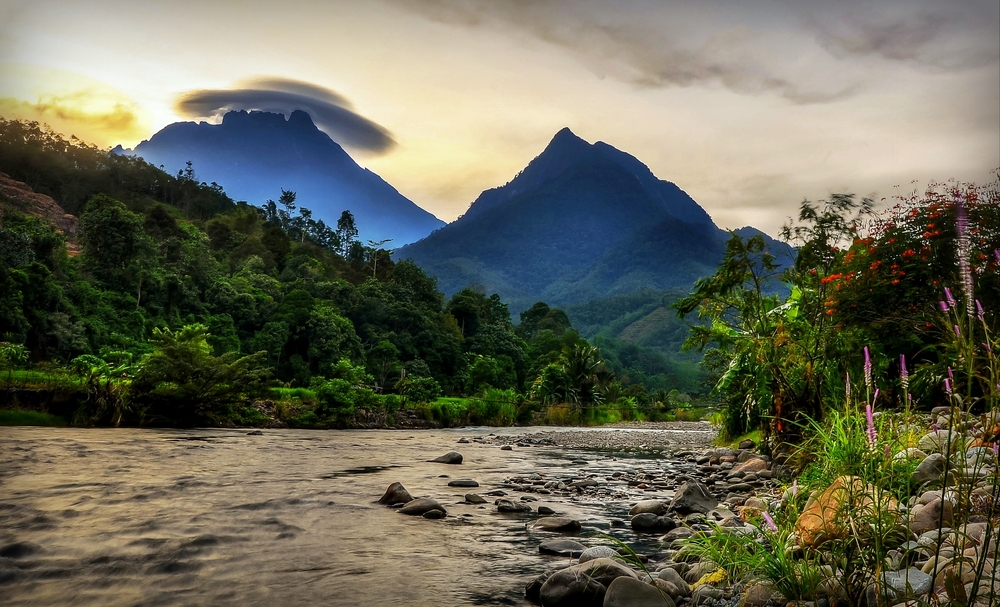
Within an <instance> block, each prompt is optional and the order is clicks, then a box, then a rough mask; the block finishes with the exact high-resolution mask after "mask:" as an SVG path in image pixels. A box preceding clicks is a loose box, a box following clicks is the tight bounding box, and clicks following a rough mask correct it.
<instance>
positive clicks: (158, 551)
mask: <svg viewBox="0 0 1000 607" xmlns="http://www.w3.org/2000/svg"><path fill="white" fill-rule="evenodd" d="M495 431H496V430H495V429H489V428H475V429H468V428H466V429H461V430H435V431H416V432H414V431H405V430H357V431H298V430H265V431H264V435H263V436H247V435H246V434H245V431H240V430H191V431H187V430H135V429H114V430H112V429H105V430H79V429H52V428H0V463H2V465H0V596H2V597H3V601H0V602H3V604H5V605H79V606H88V605H92V606H116V605H122V606H126V605H128V606H132V605H149V606H153V605H428V606H447V605H525V604H527V603H526V602H525V600H524V598H523V594H522V591H523V587H524V583H525V582H526V581H527V580H528V579H529V578H531V577H533V576H534V575H535V574H537V573H539V572H540V571H542V570H543V569H545V567H546V562H547V561H551V560H558V559H557V558H556V557H546V556H541V555H539V554H538V552H537V545H538V542H539V541H540V540H541V539H542V536H539V535H537V534H536V533H535V532H529V531H527V530H526V529H525V527H524V523H525V522H527V521H530V520H532V519H533V518H535V515H526V516H525V515H520V516H511V515H501V514H497V513H496V512H494V511H493V508H492V507H491V505H490V504H487V505H485V506H475V505H471V504H464V503H461V502H462V501H463V496H464V494H465V493H466V492H468V491H472V490H469V489H462V488H455V487H448V486H447V484H448V477H449V476H450V477H451V478H473V479H475V480H477V481H479V483H480V485H481V486H480V488H479V489H477V490H475V491H477V492H479V493H485V492H488V491H490V490H491V489H496V488H497V487H498V486H499V485H500V484H501V481H502V479H503V478H505V477H508V476H511V475H528V474H531V473H533V472H536V471H537V472H539V473H541V474H545V475H548V476H550V477H555V478H565V479H571V478H582V477H583V476H586V475H587V474H595V473H596V474H597V475H598V476H601V477H603V476H605V475H610V474H611V473H613V472H614V471H615V470H626V469H631V467H634V466H635V465H636V462H635V461H634V460H631V461H630V462H627V461H620V460H616V459H615V458H614V454H611V453H600V452H581V451H575V452H573V453H567V452H566V451H562V450H560V449H556V448H553V447H551V446H547V447H535V448H519V449H515V450H513V451H501V450H500V449H499V448H498V447H497V446H491V445H483V444H477V443H475V442H473V443H470V444H460V445H458V444H456V441H457V440H458V438H459V437H461V436H469V437H472V436H475V435H477V434H479V435H481V434H486V433H489V432H495ZM450 450H458V451H460V452H461V453H463V455H464V456H465V461H464V463H463V464H462V465H460V466H448V465H443V464H434V463H430V462H428V461H426V460H429V459H432V458H433V457H436V456H438V455H441V454H443V453H445V452H447V451H450ZM581 456H582V458H585V459H581ZM633 456H634V454H633ZM444 475H447V476H444ZM394 481H400V482H402V483H403V485H404V486H405V487H406V488H407V489H408V490H409V491H410V493H411V494H412V495H413V496H415V497H423V496H427V497H432V498H434V499H436V500H438V501H439V502H441V503H442V504H443V505H444V506H445V507H446V508H447V509H448V513H449V516H448V517H447V518H445V519H443V520H425V519H423V518H419V517H417V518H413V517H407V516H403V515H400V514H398V513H397V512H395V511H394V510H392V509H390V508H386V507H384V506H380V505H378V504H376V503H375V501H376V500H377V499H378V498H379V497H380V496H381V495H382V492H383V491H384V490H385V488H386V487H387V486H388V485H389V484H390V483H392V482H394ZM536 497H538V498H539V501H538V502H535V503H533V504H532V505H533V506H535V507H536V508H537V506H538V505H542V504H548V505H550V506H552V507H553V508H554V509H555V510H556V511H557V512H559V513H564V514H567V515H569V516H573V517H575V518H578V519H579V520H581V521H583V524H584V534H586V533H587V532H588V531H589V532H601V533H612V530H611V529H610V524H609V521H610V519H611V518H612V517H622V518H624V516H625V512H626V510H627V509H628V502H629V500H626V499H623V500H621V501H620V503H610V504H609V503H606V502H605V501H603V500H597V499H594V498H593V497H591V498H588V497H586V496H580V497H554V496H546V495H538V496H536ZM613 532H614V533H622V534H623V535H621V538H622V539H625V540H629V541H630V542H631V540H633V539H634V538H633V537H632V536H631V534H630V533H626V532H624V531H618V530H615V531H613Z"/></svg>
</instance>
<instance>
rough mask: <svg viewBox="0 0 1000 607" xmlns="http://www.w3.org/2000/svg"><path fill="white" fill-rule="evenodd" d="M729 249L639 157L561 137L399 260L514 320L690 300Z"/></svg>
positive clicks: (702, 215)
mask: <svg viewBox="0 0 1000 607" xmlns="http://www.w3.org/2000/svg"><path fill="white" fill-rule="evenodd" d="M728 238H729V233H728V232H726V231H724V230H721V229H720V228H718V227H717V226H716V225H715V224H714V223H713V222H712V219H711V217H709V215H708V213H706V212H705V210H704V209H702V208H701V207H700V206H699V205H698V203H697V202H695V201H694V200H693V199H692V198H691V197H690V196H688V195H687V194H686V193H685V192H684V191H683V190H681V189H680V188H679V187H677V186H676V185H675V184H673V183H670V182H669V181H664V180H661V179H658V178H657V177H656V176H655V175H653V173H652V172H651V171H650V170H649V168H648V167H646V165H644V164H642V163H641V162H640V161H639V160H637V159H636V158H635V157H633V156H630V155H629V154H626V153H624V152H622V151H619V150H617V149H615V148H614V147H612V146H610V145H608V144H606V143H602V142H598V143H594V144H591V143H588V142H586V141H584V140H583V139H581V138H579V137H577V136H576V135H574V134H573V133H572V132H571V131H570V130H569V129H563V130H561V131H559V132H558V133H557V134H556V135H555V137H554V138H553V139H552V141H551V142H550V143H549V145H548V146H547V147H546V148H545V150H544V151H543V152H542V153H541V154H540V155H539V156H538V157H536V158H535V159H534V160H532V161H531V163H529V164H528V166H527V167H526V168H525V169H524V170H523V171H521V172H520V173H519V174H518V175H517V176H516V177H515V178H514V179H513V180H511V181H510V182H509V183H507V184H506V185H504V186H502V187H499V188H494V189H491V190H487V191H485V192H483V193H482V194H481V195H480V196H479V197H478V198H477V199H476V201H475V202H473V203H472V205H471V206H470V207H469V210H468V211H467V212H466V213H465V215H463V216H462V217H460V218H459V219H458V220H456V221H455V222H453V223H451V224H449V225H447V226H446V227H444V228H442V229H440V230H438V231H436V232H434V233H432V234H431V235H430V236H428V237H427V238H424V239H423V240H421V241H419V242H416V243H414V244H410V245H407V246H405V247H402V248H400V249H398V250H397V251H396V257H397V258H400V259H405V258H412V259H413V260H414V261H415V262H416V263H417V264H418V265H420V266H421V267H422V268H423V269H424V270H425V271H427V272H428V273H429V274H431V275H434V276H436V277H437V278H438V284H439V287H440V288H441V289H442V290H443V291H444V292H445V293H446V294H451V293H454V292H456V291H458V290H461V289H463V288H465V287H467V286H479V287H482V288H483V289H485V290H486V292H489V293H492V292H496V293H499V294H500V296H501V297H502V298H503V299H505V300H507V301H509V302H510V307H511V310H512V311H515V312H516V311H518V310H522V309H525V308H527V307H528V306H530V305H531V304H533V303H534V302H536V301H539V300H543V301H546V302H548V303H551V304H555V305H567V304H572V303H576V302H582V301H587V300H590V299H594V298H600V297H607V296H611V295H617V294H627V293H633V292H635V291H638V290H639V289H642V288H648V289H654V290H659V291H663V290H667V289H675V288H680V289H688V288H690V286H691V284H692V283H693V282H694V281H695V280H696V279H698V278H700V277H703V276H708V275H711V274H713V273H714V272H715V268H716V266H717V264H718V262H719V261H720V260H721V258H722V255H723V252H724V250H725V241H726V240H727V239H728ZM775 244H776V245H777V246H785V245H780V243H775Z"/></svg>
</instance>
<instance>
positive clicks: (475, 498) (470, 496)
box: [465, 493, 486, 504]
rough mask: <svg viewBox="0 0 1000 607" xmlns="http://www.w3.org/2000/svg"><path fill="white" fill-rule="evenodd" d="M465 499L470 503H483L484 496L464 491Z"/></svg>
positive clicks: (484, 501)
mask: <svg viewBox="0 0 1000 607" xmlns="http://www.w3.org/2000/svg"><path fill="white" fill-rule="evenodd" d="M465 501H467V502H469V503H470V504H485V503H486V498H485V497H483V496H481V495H479V494H476V493H466V494H465Z"/></svg>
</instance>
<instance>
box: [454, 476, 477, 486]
mask: <svg viewBox="0 0 1000 607" xmlns="http://www.w3.org/2000/svg"><path fill="white" fill-rule="evenodd" d="M448 486H449V487H478V486H479V483H477V482H476V481H474V480H472V479H471V478H456V479H455V480H453V481H449V482H448Z"/></svg>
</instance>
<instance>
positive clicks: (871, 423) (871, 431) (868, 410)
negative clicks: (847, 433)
mask: <svg viewBox="0 0 1000 607" xmlns="http://www.w3.org/2000/svg"><path fill="white" fill-rule="evenodd" d="M865 417H866V418H867V420H868V446H869V447H871V448H872V450H873V451H874V450H875V442H876V440H878V434H877V433H876V432H875V414H874V412H873V411H872V406H871V405H865Z"/></svg>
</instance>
